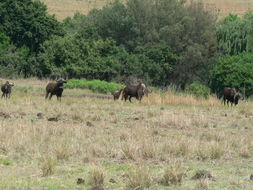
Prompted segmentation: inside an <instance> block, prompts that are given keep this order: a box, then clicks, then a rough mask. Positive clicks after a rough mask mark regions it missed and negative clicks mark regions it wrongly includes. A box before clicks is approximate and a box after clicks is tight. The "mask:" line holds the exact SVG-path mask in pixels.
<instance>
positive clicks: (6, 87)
mask: <svg viewBox="0 0 253 190" xmlns="http://www.w3.org/2000/svg"><path fill="white" fill-rule="evenodd" d="M13 86H14V83H9V81H6V83H5V84H3V85H2V86H1V91H2V92H3V94H2V98H4V97H5V98H10V96H11V88H12V87H13Z"/></svg>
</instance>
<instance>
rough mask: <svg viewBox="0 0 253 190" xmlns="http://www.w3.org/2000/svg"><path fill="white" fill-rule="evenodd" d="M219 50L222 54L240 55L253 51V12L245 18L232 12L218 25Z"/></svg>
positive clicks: (248, 13)
mask: <svg viewBox="0 0 253 190" xmlns="http://www.w3.org/2000/svg"><path fill="white" fill-rule="evenodd" d="M217 40H218V50H219V53H220V54H221V55H238V54H239V53H242V52H252V51H253V12H247V13H246V14H245V15H244V17H243V18H240V17H238V16H237V15H233V14H230V15H229V16H227V17H225V18H224V19H223V20H222V21H221V22H220V23H219V24H218V26H217Z"/></svg>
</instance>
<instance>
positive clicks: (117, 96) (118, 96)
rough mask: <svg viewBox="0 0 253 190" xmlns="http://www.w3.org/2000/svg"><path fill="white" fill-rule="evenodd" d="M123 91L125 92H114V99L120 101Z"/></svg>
mask: <svg viewBox="0 0 253 190" xmlns="http://www.w3.org/2000/svg"><path fill="white" fill-rule="evenodd" d="M122 91H123V88H122V89H120V90H116V91H115V92H113V93H112V95H113V99H114V100H118V99H119V98H120V95H121V93H122Z"/></svg>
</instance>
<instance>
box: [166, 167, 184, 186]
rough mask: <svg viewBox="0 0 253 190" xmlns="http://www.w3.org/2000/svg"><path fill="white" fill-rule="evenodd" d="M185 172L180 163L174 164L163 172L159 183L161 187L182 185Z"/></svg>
mask: <svg viewBox="0 0 253 190" xmlns="http://www.w3.org/2000/svg"><path fill="white" fill-rule="evenodd" d="M185 172H186V171H185V169H184V168H183V167H182V164H181V162H174V163H172V164H171V165H170V166H169V167H168V168H167V169H165V170H164V174H163V177H162V179H161V183H162V184H163V185H180V184H181V183H182V180H183V177H184V175H185Z"/></svg>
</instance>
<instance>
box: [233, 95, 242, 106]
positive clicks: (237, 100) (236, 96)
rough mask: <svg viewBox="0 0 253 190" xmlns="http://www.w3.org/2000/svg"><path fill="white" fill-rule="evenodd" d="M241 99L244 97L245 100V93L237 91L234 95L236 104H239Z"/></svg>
mask: <svg viewBox="0 0 253 190" xmlns="http://www.w3.org/2000/svg"><path fill="white" fill-rule="evenodd" d="M239 99H242V100H243V95H242V94H241V93H239V92H237V93H236V94H235V95H234V104H235V105H237V104H238V102H239Z"/></svg>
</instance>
